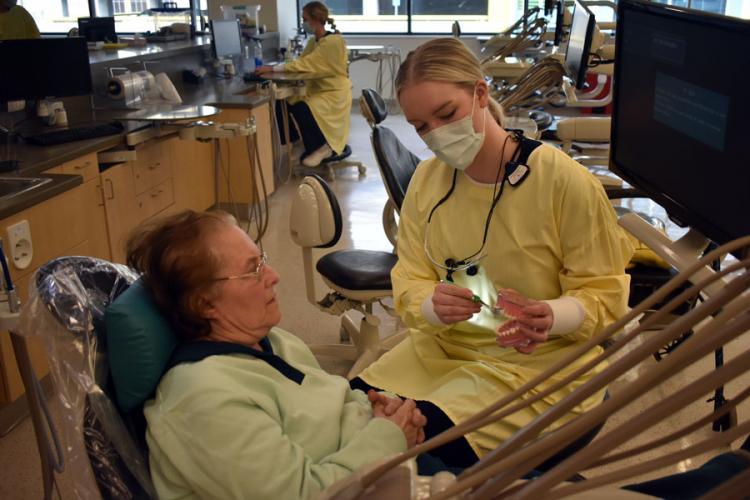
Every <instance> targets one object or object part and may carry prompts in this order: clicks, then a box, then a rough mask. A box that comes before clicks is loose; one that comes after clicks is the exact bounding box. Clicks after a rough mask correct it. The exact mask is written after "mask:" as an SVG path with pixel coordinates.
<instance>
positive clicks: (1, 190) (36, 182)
mask: <svg viewBox="0 0 750 500" xmlns="http://www.w3.org/2000/svg"><path fill="white" fill-rule="evenodd" d="M48 182H52V179H50V178H46V177H0V200H7V199H9V198H14V197H16V196H18V195H20V194H23V193H27V192H29V191H31V190H33V189H37V188H39V187H41V186H44V185H45V184H47V183H48Z"/></svg>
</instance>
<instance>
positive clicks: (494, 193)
mask: <svg viewBox="0 0 750 500" xmlns="http://www.w3.org/2000/svg"><path fill="white" fill-rule="evenodd" d="M510 138H511V134H508V135H507V136H506V137H505V140H504V141H503V148H502V152H501V154H500V165H501V166H502V161H503V158H504V157H505V145H506V144H507V143H508V139H510ZM513 138H514V140H516V141H518V140H519V138H518V137H517V136H513ZM520 151H521V148H520V147H519V148H518V149H517V150H516V152H515V153H514V154H513V156H518V154H519V152H520ZM511 161H512V160H511ZM501 170H502V167H501V168H498V169H497V175H496V176H495V186H494V187H493V188H492V204H491V205H490V209H489V211H488V212H487V217H486V218H485V221H484V235H483V236H482V246H480V247H479V250H477V251H476V252H474V253H473V254H471V255H469V256H468V257H465V258H463V259H461V260H460V261H458V262H455V265H462V264H465V263H466V262H467V261H468V260H469V259H471V258H473V257H475V256H476V255H478V254H479V253H480V252H481V251H482V250H484V245H485V244H486V243H487V234H488V233H489V230H490V221H491V220H492V214H493V213H494V211H495V207H496V206H497V203H498V202H499V201H500V197H501V196H502V195H503V189H505V181H506V179H507V178H508V172H507V170H506V171H505V172H503V178H502V181H500V190H499V191H498V188H497V186H498V180H499V179H500V171H501ZM457 176H458V170H454V171H453V181H452V182H451V187H450V189H448V192H447V193H445V195H444V196H443V197H442V198H440V201H438V202H437V203H436V204H435V206H434V207H432V210H430V215H428V216H427V224H429V223H430V221H431V220H432V215H433V214H434V213H435V210H437V208H438V207H439V206H440V205H442V204H443V203H445V201H446V200H447V199H448V198H449V197H450V195H451V194H453V191H454V190H455V188H456V178H457Z"/></svg>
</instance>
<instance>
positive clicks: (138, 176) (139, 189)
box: [133, 161, 172, 194]
mask: <svg viewBox="0 0 750 500" xmlns="http://www.w3.org/2000/svg"><path fill="white" fill-rule="evenodd" d="M171 177H172V169H171V168H170V164H169V163H164V162H161V161H153V162H150V163H142V162H140V161H138V162H136V163H134V164H133V179H134V180H135V192H136V193H139V194H140V193H144V192H146V191H148V190H150V189H151V188H153V187H154V186H157V185H159V184H161V183H162V182H164V181H165V180H167V179H169V178H171Z"/></svg>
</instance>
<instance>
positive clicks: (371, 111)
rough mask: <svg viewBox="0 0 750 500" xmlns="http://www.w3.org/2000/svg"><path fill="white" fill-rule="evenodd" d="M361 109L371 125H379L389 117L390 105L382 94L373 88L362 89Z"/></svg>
mask: <svg viewBox="0 0 750 500" xmlns="http://www.w3.org/2000/svg"><path fill="white" fill-rule="evenodd" d="M359 109H360V110H362V114H363V115H364V117H365V120H367V123H369V124H370V127H374V126H375V125H379V124H380V123H381V122H382V121H383V120H385V119H386V118H387V117H388V106H387V105H386V103H385V101H384V100H383V98H382V97H381V96H380V94H378V93H377V92H376V91H375V90H373V89H362V96H361V97H360V98H359Z"/></svg>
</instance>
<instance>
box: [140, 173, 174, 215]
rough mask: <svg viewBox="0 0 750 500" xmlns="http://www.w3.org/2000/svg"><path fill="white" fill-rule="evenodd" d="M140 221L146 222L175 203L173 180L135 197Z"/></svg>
mask: <svg viewBox="0 0 750 500" xmlns="http://www.w3.org/2000/svg"><path fill="white" fill-rule="evenodd" d="M135 201H136V208H137V210H138V219H139V220H144V219H147V218H149V217H152V216H154V215H156V214H157V213H159V212H161V211H162V210H164V209H165V208H167V207H168V206H170V205H172V204H173V203H174V189H173V187H172V179H171V178H169V179H167V180H166V181H164V182H162V183H160V184H158V185H156V186H154V187H152V188H150V189H149V190H147V191H146V192H144V193H141V194H139V195H137V196H136V197H135Z"/></svg>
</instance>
